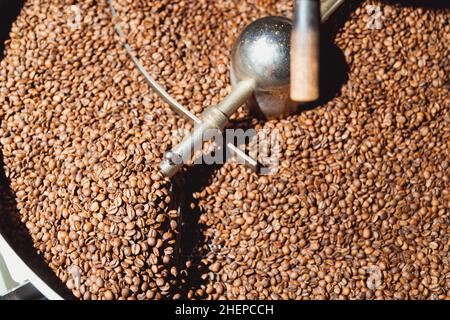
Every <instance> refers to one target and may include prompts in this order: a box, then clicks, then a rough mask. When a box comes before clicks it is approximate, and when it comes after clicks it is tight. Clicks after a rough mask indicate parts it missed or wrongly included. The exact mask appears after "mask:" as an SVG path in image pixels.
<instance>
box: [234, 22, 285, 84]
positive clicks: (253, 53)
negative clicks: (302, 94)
mask: <svg viewBox="0 0 450 320" xmlns="http://www.w3.org/2000/svg"><path fill="white" fill-rule="evenodd" d="M291 30H292V22H291V21H290V20H289V19H287V18H285V17H275V16H272V17H265V18H262V19H259V20H256V21H254V22H253V23H251V24H250V25H248V26H247V28H245V30H244V31H243V32H242V34H241V35H240V36H239V38H238V39H237V41H236V43H235V45H234V48H233V52H232V60H231V61H232V62H231V77H232V81H233V82H239V81H242V80H247V79H254V80H255V81H256V90H257V91H268V92H270V91H285V90H288V88H289V82H290V44H291Z"/></svg>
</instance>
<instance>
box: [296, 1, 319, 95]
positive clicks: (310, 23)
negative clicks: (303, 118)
mask: <svg viewBox="0 0 450 320" xmlns="http://www.w3.org/2000/svg"><path fill="white" fill-rule="evenodd" d="M319 60H320V1H319V0H296V2H295V13H294V27H293V30H292V39H291V99H292V100H294V101H297V102H311V101H315V100H317V99H319V95H320V92H319V87H320V83H319Z"/></svg>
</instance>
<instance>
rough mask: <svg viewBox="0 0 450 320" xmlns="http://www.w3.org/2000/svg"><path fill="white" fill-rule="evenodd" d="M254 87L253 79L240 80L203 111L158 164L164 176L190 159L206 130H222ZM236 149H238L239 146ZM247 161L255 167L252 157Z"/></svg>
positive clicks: (200, 143) (200, 145)
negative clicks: (194, 123) (220, 98)
mask: <svg viewBox="0 0 450 320" xmlns="http://www.w3.org/2000/svg"><path fill="white" fill-rule="evenodd" d="M255 87H256V82H255V81H254V80H246V81H241V82H239V83H238V84H237V85H236V87H235V88H234V90H233V91H232V92H231V93H230V94H229V95H228V96H226V97H225V98H224V99H223V100H222V101H221V102H220V103H219V104H218V105H217V106H214V107H210V108H209V109H207V110H206V111H204V112H203V113H202V116H201V119H202V121H201V123H200V124H198V125H196V126H194V129H193V130H192V132H191V133H190V134H189V135H188V136H187V137H186V138H185V139H183V141H181V142H180V143H179V144H178V145H176V146H175V147H174V148H173V150H171V151H169V152H168V153H167V154H166V157H165V159H164V160H163V161H162V162H161V163H160V166H159V168H160V170H161V172H162V173H163V174H164V175H165V176H166V177H169V178H172V177H173V176H174V175H175V174H176V173H177V172H178V171H180V169H181V168H182V167H183V165H185V164H186V163H187V162H188V161H189V160H191V159H192V157H193V154H194V153H195V152H196V151H197V150H200V149H201V148H202V146H203V143H204V142H205V141H204V138H205V132H206V131H207V130H218V131H222V130H223V129H224V128H225V126H226V125H227V124H228V123H229V118H230V116H231V115H232V114H233V113H234V112H236V110H237V109H238V108H239V107H240V106H241V105H242V104H243V103H245V101H247V99H248V98H249V97H250V96H251V95H252V94H253V92H254V91H255ZM237 149H238V150H239V148H237ZM232 151H233V152H235V148H232ZM248 158H250V157H248ZM250 159H251V158H250ZM249 163H250V164H253V163H254V164H255V168H256V167H257V162H256V160H253V159H252V161H250V162H249Z"/></svg>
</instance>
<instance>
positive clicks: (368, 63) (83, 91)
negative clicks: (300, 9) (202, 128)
mask: <svg viewBox="0 0 450 320" xmlns="http://www.w3.org/2000/svg"><path fill="white" fill-rule="evenodd" d="M113 3H114V5H115V7H116V8H117V11H118V15H119V17H118V18H117V19H116V20H117V21H112V19H111V15H110V11H109V4H108V2H107V1H106V0H102V1H91V0H87V1H70V0H69V1H62V0H60V1H33V0H29V1H26V2H25V5H24V7H23V9H22V11H21V13H20V14H19V16H18V18H17V20H16V21H15V22H14V23H13V26H12V30H11V33H10V40H7V42H6V44H5V47H6V50H5V57H4V58H3V60H2V62H1V67H0V105H1V108H0V121H1V127H0V143H1V149H2V155H3V160H4V171H5V174H6V177H7V178H8V180H9V183H10V187H11V189H12V191H13V192H14V194H15V196H16V206H17V209H18V212H19V214H20V216H21V219H22V221H23V223H24V224H25V225H26V227H27V228H28V230H29V233H30V235H31V237H32V240H33V242H34V244H35V247H36V249H37V250H38V252H39V253H40V254H41V255H42V256H43V258H44V259H45V261H46V262H47V263H48V265H49V266H50V267H51V268H52V269H53V270H54V272H55V273H56V275H57V276H58V277H59V278H60V279H61V280H62V281H63V282H65V283H66V285H67V287H68V288H69V289H71V290H72V292H73V294H74V295H75V297H77V298H80V299H161V298H170V299H172V298H174V299H177V298H195V299H244V298H247V299H348V298H350V299H444V298H449V297H450V283H449V281H450V279H449V274H450V265H449V246H450V237H449V235H450V223H449V218H450V217H449V210H450V209H449V207H450V182H449V179H450V168H449V167H450V166H449V164H450V152H449V149H450V145H449V141H450V112H449V110H450V105H449V104H450V98H449V94H448V90H449V84H448V79H447V78H446V77H447V74H448V73H449V71H450V70H449V63H448V57H449V56H450V45H449V44H450V27H449V25H448V19H449V14H448V12H445V11H444V10H434V9H433V8H421V7H411V6H402V4H401V2H399V3H398V4H396V5H392V4H386V2H378V1H364V2H361V3H359V5H358V6H356V7H355V8H354V9H352V10H351V12H350V14H349V17H348V20H347V22H346V23H345V25H342V26H340V27H339V30H338V32H337V34H336V36H335V38H334V41H335V44H336V45H337V47H338V48H339V49H340V51H341V52H342V55H343V57H345V61H346V64H348V69H349V71H348V80H347V81H346V82H345V83H344V84H343V87H342V89H341V90H340V91H339V92H338V94H337V96H336V97H335V98H334V99H332V100H331V101H328V102H327V103H324V104H323V105H320V106H317V107H316V108H314V109H310V110H304V111H302V112H301V113H299V115H296V116H291V117H289V118H287V119H284V120H278V121H275V120H274V121H268V122H263V121H256V120H254V121H251V126H252V127H253V128H255V129H256V130H257V131H258V130H262V129H277V130H278V132H279V133H280V136H279V139H280V149H281V150H280V151H281V152H280V159H279V169H278V172H277V173H276V174H275V175H272V176H262V175H258V174H255V173H252V172H250V171H249V170H248V169H246V168H245V167H243V166H241V165H237V164H235V163H228V164H225V165H223V166H219V167H218V168H217V169H216V170H198V169H195V168H194V169H193V168H189V169H188V172H186V173H185V175H188V176H189V175H190V176H192V175H193V172H194V173H195V174H197V175H198V177H196V179H186V180H185V185H184V187H182V188H179V187H175V186H173V185H172V183H171V182H169V181H168V180H166V179H164V178H163V177H162V175H161V174H160V172H159V171H158V169H157V164H158V162H159V161H160V159H161V158H162V156H163V154H164V152H165V151H166V150H168V149H169V148H171V147H172V146H173V144H174V143H176V142H178V141H179V140H180V139H181V133H182V132H183V131H184V130H186V129H190V125H189V124H187V123H186V122H185V121H184V120H183V119H181V118H180V117H179V116H177V115H175V114H174V113H173V112H172V111H171V110H170V108H169V107H168V106H167V105H165V104H164V103H162V102H161V100H160V99H159V98H158V97H157V96H156V95H155V93H153V92H152V91H151V90H150V89H149V87H148V85H147V84H146V82H145V81H144V79H143V77H142V76H141V75H140V73H139V72H138V71H137V70H136V68H135V67H134V65H133V63H132V62H131V60H130V59H129V57H128V56H127V55H126V52H125V51H124V50H123V47H122V45H121V43H120V39H119V37H118V36H117V35H116V34H115V30H114V24H115V23H120V24H121V26H122V28H123V29H124V31H125V34H126V35H127V38H128V40H129V43H130V44H131V45H132V47H133V48H134V49H135V50H136V53H137V54H138V55H139V57H140V59H141V60H142V62H143V63H144V64H145V66H146V67H147V68H148V70H149V71H150V73H151V74H152V75H154V76H155V77H156V78H157V80H158V81H159V82H160V83H161V84H162V85H163V86H165V87H166V88H167V90H168V91H169V92H170V93H171V94H172V95H173V96H174V97H176V98H177V99H178V100H179V101H180V102H182V103H183V104H185V105H186V106H187V107H188V108H189V109H190V110H192V111H193V112H195V113H200V112H201V111H202V110H203V109H204V108H205V107H207V106H209V105H211V104H215V103H217V102H218V101H220V99H221V98H223V97H224V96H225V95H226V94H227V93H229V92H230V90H231V86H230V84H229V65H230V59H229V57H230V49H231V46H232V43H233V41H234V40H235V39H236V37H237V36H238V34H239V32H240V31H241V30H242V29H243V28H244V27H245V26H246V25H247V24H248V23H250V22H251V21H253V20H254V19H256V18H259V17H263V16H266V15H270V14H272V15H287V16H290V15H291V11H292V4H293V1H291V0H282V1H279V0H265V1H261V0H245V1H241V0H239V1H238V0H218V1H208V0H199V1H186V0H184V1H182V0H176V1H173V0H172V1H169V0H167V1H166V0H162V1H133V2H132V3H130V1H122V0H115V1H113ZM430 6H431V5H430ZM374 8H375V10H374ZM378 8H379V10H378ZM374 19H375V20H374ZM329 72H330V73H332V72H333V70H329ZM245 116H247V112H246V111H245V109H244V108H241V111H240V112H239V114H238V115H237V118H238V119H242V118H244V117H245ZM192 170H194V171H192ZM193 180H195V182H196V183H197V184H199V185H196V186H195V187H194V186H193V183H192V182H193ZM199 182H201V183H199ZM182 193H185V194H184V195H182ZM180 199H184V200H183V201H187V202H188V203H180V202H182V201H181V200H180ZM186 219H196V221H194V222H192V221H191V222H190V227H189V228H184V227H183V225H184V224H186V221H185V220H186ZM193 229H195V230H193ZM196 230H197V234H196V235H195V236H193V237H192V239H193V241H196V243H195V244H190V247H192V248H193V249H192V250H191V251H190V252H186V250H181V249H180V242H182V241H183V240H182V239H186V238H187V237H186V235H185V234H184V233H195V232H194V231H196Z"/></svg>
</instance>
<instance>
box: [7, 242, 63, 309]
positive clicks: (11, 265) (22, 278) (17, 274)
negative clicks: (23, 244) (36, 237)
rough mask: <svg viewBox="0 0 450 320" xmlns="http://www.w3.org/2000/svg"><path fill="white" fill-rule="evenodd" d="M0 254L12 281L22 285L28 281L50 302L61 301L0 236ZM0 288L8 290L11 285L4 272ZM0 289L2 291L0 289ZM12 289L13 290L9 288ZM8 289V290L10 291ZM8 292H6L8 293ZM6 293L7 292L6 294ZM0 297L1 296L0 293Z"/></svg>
mask: <svg viewBox="0 0 450 320" xmlns="http://www.w3.org/2000/svg"><path fill="white" fill-rule="evenodd" d="M0 254H1V256H2V257H3V259H4V262H5V263H6V266H7V269H8V271H9V274H10V275H11V277H12V280H13V281H15V282H17V283H18V284H24V283H25V282H27V281H29V282H31V284H33V286H34V287H35V288H36V289H38V290H39V291H40V292H41V293H42V294H43V295H44V296H45V297H46V298H47V299H50V300H62V297H61V296H60V295H59V294H57V293H56V292H55V291H54V290H53V289H51V288H50V287H49V286H48V285H47V284H46V283H45V282H44V281H42V279H41V278H40V277H38V276H37V275H36V274H35V273H34V272H33V271H32V270H31V269H30V268H29V267H28V266H27V265H26V264H25V262H23V260H22V259H21V258H20V257H19V256H18V255H17V254H16V253H15V252H14V250H13V249H12V248H11V247H10V246H9V244H8V243H7V242H6V241H5V239H4V238H3V237H2V236H1V235H0ZM0 277H1V280H0V286H1V284H3V285H4V288H8V284H10V283H11V281H10V279H9V278H8V275H7V273H6V272H5V273H4V275H3V272H2V275H1V276H0ZM0 289H2V288H1V287H0ZM11 289H14V288H11ZM11 289H9V290H11ZM9 290H8V291H9ZM8 291H7V292H8ZM0 295H2V294H1V293H0Z"/></svg>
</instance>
